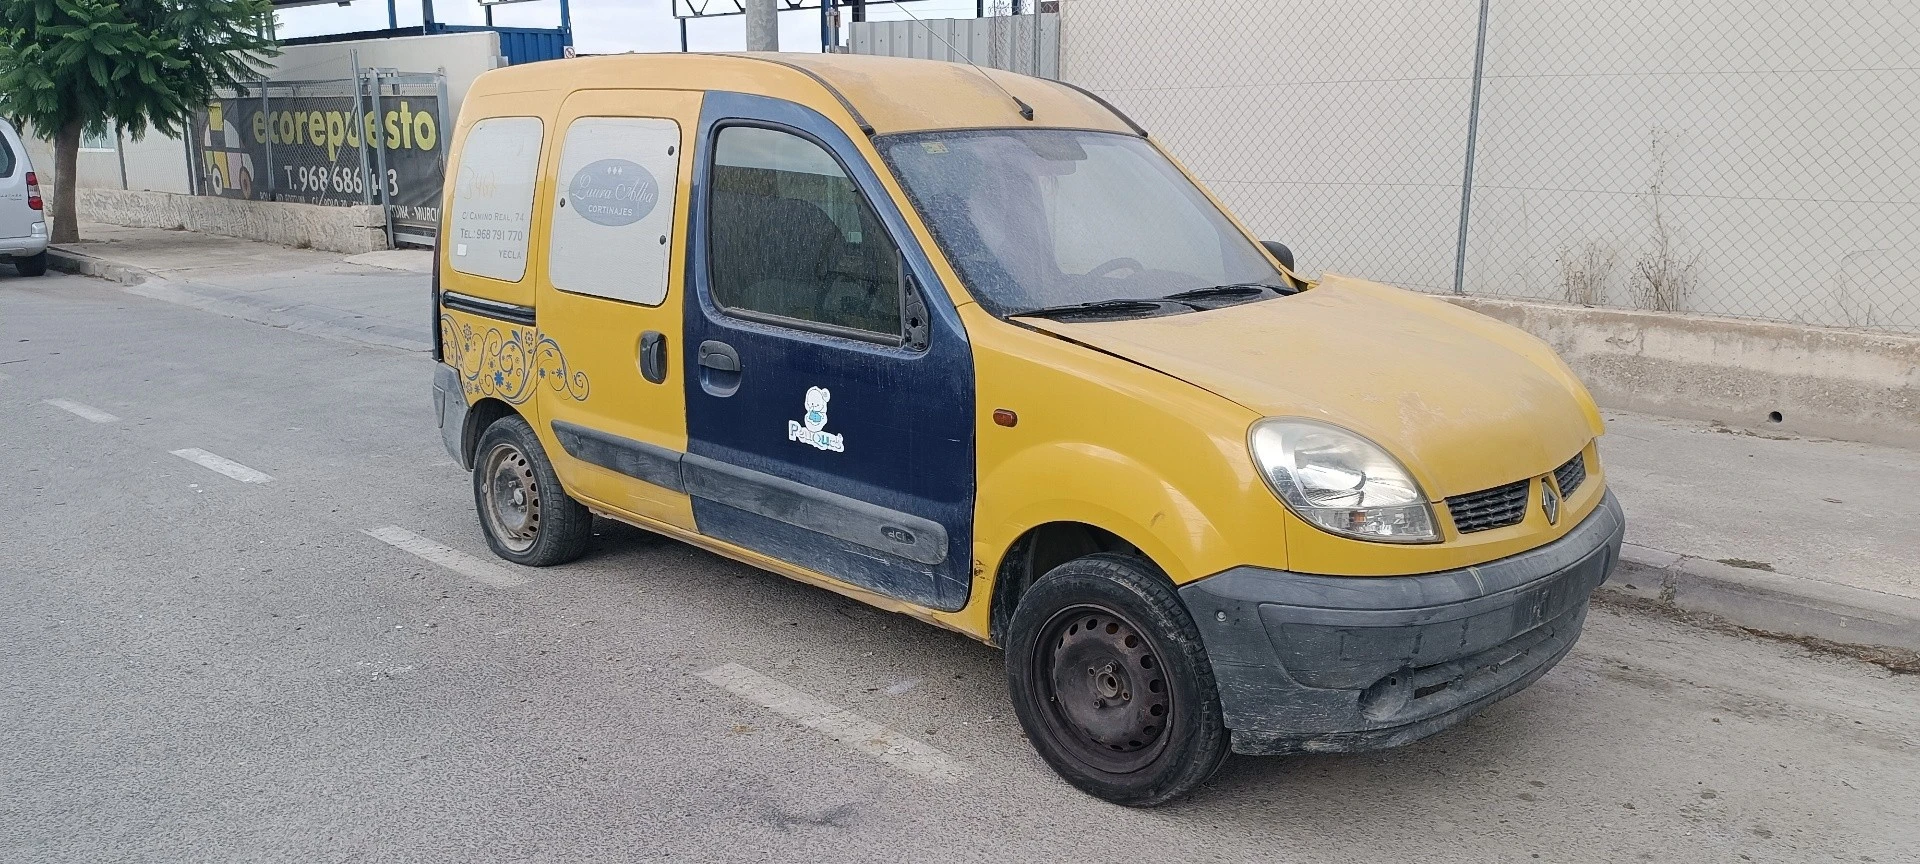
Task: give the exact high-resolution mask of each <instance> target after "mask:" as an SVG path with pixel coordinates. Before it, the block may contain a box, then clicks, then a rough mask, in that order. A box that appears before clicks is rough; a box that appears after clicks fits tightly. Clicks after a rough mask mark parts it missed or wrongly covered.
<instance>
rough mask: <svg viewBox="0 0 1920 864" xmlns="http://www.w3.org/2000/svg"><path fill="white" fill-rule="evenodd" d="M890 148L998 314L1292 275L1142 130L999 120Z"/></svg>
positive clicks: (979, 296) (910, 189) (964, 273)
mask: <svg viewBox="0 0 1920 864" xmlns="http://www.w3.org/2000/svg"><path fill="white" fill-rule="evenodd" d="M880 145H881V154H882V155H883V156H884V157H885V158H886V159H887V162H888V163H889V164H890V165H892V166H893V170H894V173H895V175H897V176H898V177H899V178H900V181H901V183H902V184H903V185H905V187H906V190H907V194H908V195H909V196H910V197H911V198H912V199H913V202H914V204H915V206H916V207H918V208H919V211H920V214H921V215H922V216H923V217H925V218H926V220H927V221H928V222H929V223H930V225H931V227H932V229H933V233H934V236H935V238H936V239H937V240H938V241H939V242H940V245H941V247H942V248H943V249H944V250H945V251H946V253H947V258H948V259H949V260H950V261H952V262H953V265H954V266H955V267H956V268H957V269H958V270H959V271H960V276H961V278H962V279H964V280H965V281H966V283H967V287H968V289H969V290H970V291H972V292H973V296H974V299H976V300H978V301H979V302H980V304H981V305H982V306H985V307H986V308H987V309H988V310H989V311H991V312H993V313H994V314H996V315H1002V316H1006V315H1018V314H1021V313H1023V312H1030V311H1034V310H1040V309H1052V308H1057V307H1061V306H1071V305H1076V304H1083V303H1098V302H1100V301H1106V300H1149V299H1159V298H1164V297H1167V296H1168V295H1171V294H1177V293H1179V292H1183V291H1193V290H1195V289H1206V288H1212V287H1214V286H1220V285H1243V284H1263V285H1273V286H1285V285H1286V284H1287V283H1286V282H1284V281H1283V280H1282V277H1281V275H1280V273H1279V272H1278V271H1277V270H1275V269H1274V266H1273V264H1272V263H1270V262H1269V261H1268V260H1267V258H1266V256H1265V255H1263V254H1262V253H1261V251H1260V249H1259V248H1258V247H1256V246H1255V245H1254V244H1253V243H1252V242H1251V241H1249V240H1248V239H1247V238H1246V235H1244V234H1241V233H1240V232H1239V230H1237V229H1236V228H1234V226H1233V223H1231V222H1228V221H1227V218H1226V217H1225V216H1224V215H1222V214H1221V213H1220V210H1219V209H1218V208H1216V207H1214V206H1213V202H1211V201H1209V200H1207V197H1206V196H1205V195H1203V194H1201V192H1200V190H1199V189H1196V188H1194V185H1193V183H1192V182H1190V181H1188V180H1187V178H1186V176H1185V175H1183V174H1181V173H1180V171H1179V170H1177V169H1175V168H1174V167H1173V165H1172V163H1170V162H1168V161H1167V159H1166V157H1164V156H1161V155H1160V153H1159V151H1157V150H1155V149H1154V148H1153V147H1152V145H1150V144H1148V143H1147V142H1146V141H1144V140H1142V139H1139V138H1135V137H1132V136H1129V135H1118V134H1111V133H1105V132H1085V131H1077V130H1067V129H1033V130H1024V129H1023V130H1006V129H989V130H979V131H964V132H936V133H925V134H913V135H896V136H888V137H886V138H883V139H881V141H880ZM1288 290H1291V289H1288ZM1180 308H1181V309H1182V310H1185V308H1186V307H1180Z"/></svg>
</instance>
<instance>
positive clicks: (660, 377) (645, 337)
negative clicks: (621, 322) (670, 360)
mask: <svg viewBox="0 0 1920 864" xmlns="http://www.w3.org/2000/svg"><path fill="white" fill-rule="evenodd" d="M640 377H642V378H645V379H647V380H648V381H651V382H653V383H655V384H659V383H660V382H662V381H665V380H667V337H666V334H664V333H661V332H660V331H658V330H648V331H647V332H645V333H642V334H640Z"/></svg>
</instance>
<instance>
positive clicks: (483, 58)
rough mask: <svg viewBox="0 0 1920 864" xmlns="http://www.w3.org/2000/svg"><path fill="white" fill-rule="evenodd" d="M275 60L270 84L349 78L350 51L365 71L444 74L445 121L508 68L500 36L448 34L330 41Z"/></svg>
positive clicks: (294, 48)
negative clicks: (493, 73)
mask: <svg viewBox="0 0 1920 864" xmlns="http://www.w3.org/2000/svg"><path fill="white" fill-rule="evenodd" d="M280 50H281V54H280V56H279V57H276V58H274V63H273V71H272V72H269V73H268V74H267V77H268V78H269V79H271V80H274V81H312V80H318V79H326V78H345V79H350V78H352V77H353V63H352V61H351V60H350V59H349V58H350V52H353V51H359V52H360V65H361V66H362V67H364V68H379V69H392V70H396V71H399V72H409V73H430V72H434V71H436V70H442V69H444V70H446V73H447V101H448V102H449V103H451V104H449V105H448V107H447V116H448V119H449V120H451V119H452V118H454V117H458V116H459V112H460V103H461V100H463V99H465V98H466V95H467V91H468V90H469V89H472V87H473V79H475V78H478V77H480V75H481V73H483V72H487V71H489V70H492V69H497V68H499V67H501V66H504V65H506V58H504V57H502V56H500V34H498V33H493V32H482V33H446V34H442V35H438V36H403V37H400V38H397V39H368V40H365V41H361V42H329V43H325V44H320V45H289V46H286V47H284V48H282V49H280Z"/></svg>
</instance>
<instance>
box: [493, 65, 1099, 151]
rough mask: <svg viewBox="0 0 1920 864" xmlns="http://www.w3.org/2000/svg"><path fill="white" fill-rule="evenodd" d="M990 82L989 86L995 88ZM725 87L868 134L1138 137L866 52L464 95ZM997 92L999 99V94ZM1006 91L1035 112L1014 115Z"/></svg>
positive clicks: (609, 69)
mask: <svg viewBox="0 0 1920 864" xmlns="http://www.w3.org/2000/svg"><path fill="white" fill-rule="evenodd" d="M996 85H997V86H996ZM628 87H636V88H646V89H669V90H730V91H735V92H740V93H752V94H756V95H762V96H772V97H775V98H781V99H787V100H790V101H794V102H798V103H800V104H803V105H806V106H808V107H810V108H813V109H814V110H817V111H820V112H821V113H823V114H826V115H827V116H829V117H832V116H836V115H839V116H842V117H845V116H847V115H848V113H849V109H851V112H852V113H853V115H855V117H856V122H863V123H864V124H866V126H867V127H868V128H870V129H871V130H872V134H875V135H886V134H891V133H895V132H916V131H922V130H928V129H977V128H995V127H1009V126H1013V127H1019V126H1053V127H1069V128H1076V129H1096V130H1102V131H1111V132H1123V133H1134V132H1137V130H1136V129H1134V128H1133V127H1132V126H1131V125H1130V124H1129V123H1128V122H1127V120H1126V119H1125V118H1123V117H1121V116H1119V115H1118V114H1117V113H1116V112H1115V111H1114V110H1113V109H1112V108H1111V107H1109V106H1107V105H1106V104H1105V103H1103V102H1100V101H1099V100H1097V99H1095V98H1093V97H1091V96H1089V95H1088V94H1086V93H1084V92H1082V91H1079V90H1077V89H1075V88H1073V87H1070V86H1068V85H1065V84H1061V83H1060V82H1057V81H1048V80H1046V79H1042V78H1033V77H1030V76H1026V75H1019V74H1015V73H1012V72H1006V71H1003V70H999V69H984V68H975V67H972V66H968V65H967V64H964V63H947V62H943V61H938V60H918V59H912V58H906V57H877V56H872V55H865V54H787V53H751V54H746V53H743V54H619V55H613V56H603V57H578V58H574V59H570V60H556V61H550V62H546V63H528V64H525V65H520V66H510V67H507V68H504V69H496V70H494V71H492V72H488V73H486V74H485V75H482V76H480V78H479V79H478V80H476V81H475V82H474V85H473V89H472V90H470V91H469V93H468V95H469V97H473V96H485V95H487V94H489V93H506V92H526V91H534V90H598V89H615V88H628ZM1003 91H1004V92H1003ZM1009 94H1011V96H1013V97H1018V98H1019V99H1020V101H1022V102H1025V103H1026V104H1028V105H1030V106H1032V107H1033V119H1032V120H1027V119H1026V118H1024V117H1022V116H1021V115H1020V108H1019V106H1018V104H1016V103H1015V102H1014V100H1013V99H1012V98H1009Z"/></svg>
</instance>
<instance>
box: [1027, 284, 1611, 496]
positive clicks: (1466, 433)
mask: <svg viewBox="0 0 1920 864" xmlns="http://www.w3.org/2000/svg"><path fill="white" fill-rule="evenodd" d="M1021 320H1022V321H1024V322H1026V323H1028V324H1031V325H1033V326H1035V327H1038V328H1040V329H1042V330H1045V331H1047V332H1049V333H1052V334H1054V335H1056V336H1060V337H1062V338H1064V339H1068V340H1071V341H1074V342H1079V343H1082V344H1084V345H1087V346H1090V347H1093V348H1096V349H1099V350H1101V351H1105V352H1108V353H1110V354H1115V355H1118V356H1121V357H1125V358H1127V359H1129V360H1132V361H1134V362H1136V363H1139V364H1142V365H1144V366H1148V367H1150V368H1153V369H1157V370H1159V371H1161V372H1164V373H1166V374H1168V375H1171V376H1173V377H1175V378H1178V379H1180V380H1182V381H1186V382H1188V383H1190V384H1193V385H1195V386H1198V387H1203V388H1205V389H1207V390H1210V391H1212V392H1214V393H1217V394H1219V395H1220V396H1222V397H1225V398H1227V399H1231V400H1233V401H1234V402H1237V403H1239V404H1240V405H1243V406H1245V407H1246V408H1248V409H1250V410H1253V411H1257V412H1259V413H1261V414H1262V415H1265V416H1269V417H1310V418H1314V419H1317V420H1324V421H1326V422H1329V423H1334V424H1337V425H1340V426H1344V427H1346V428H1348V429H1351V430H1353V431H1355V432H1358V433H1360V434H1362V435H1365V436H1367V437H1368V438H1370V439H1372V440H1373V441H1375V442H1377V443H1379V444H1380V445H1381V446H1382V447H1385V448H1387V449H1388V450H1389V451H1391V452H1392V453H1393V454H1394V455H1395V456H1397V457H1399V458H1400V459H1401V461H1403V462H1405V463H1406V464H1407V467H1408V469H1409V470H1411V471H1412V472H1413V473H1414V476H1415V477H1416V478H1418V479H1419V480H1420V483H1421V485H1422V487H1423V488H1424V489H1425V490H1426V492H1427V495H1428V496H1430V497H1432V498H1435V499H1439V498H1444V497H1447V496H1450V495H1458V494H1461V493H1464V492H1476V491H1479V490H1482V489H1487V488H1490V487H1493V486H1498V485H1500V484H1502V483H1510V482H1512V481H1515V480H1519V479H1522V478H1525V477H1531V476H1535V475H1539V474H1545V473H1546V472H1548V471H1551V470H1553V469H1554V468H1556V467H1559V466H1560V465H1561V464H1562V463H1564V462H1566V461H1567V459H1568V458H1570V457H1571V456H1573V454H1575V453H1577V452H1579V451H1580V449H1581V448H1582V447H1584V446H1585V445H1586V443H1587V442H1588V441H1589V440H1591V439H1593V438H1594V437H1595V436H1597V435H1599V434H1600V432H1601V421H1600V415H1599V412H1598V411H1597V410H1596V409H1595V408H1594V405H1593V400H1592V398H1591V397H1590V396H1588V395H1587V392H1586V388H1585V387H1583V386H1582V385H1581V384H1580V381H1579V379H1578V378H1576V377H1574V375H1573V373H1572V371H1571V370H1569V369H1568V368H1567V366H1566V364H1564V363H1562V362H1561V361H1560V359H1559V358H1558V357H1557V356H1555V355H1554V353H1553V350H1552V349H1550V348H1548V347H1547V346H1546V344H1545V343H1543V342H1541V341H1539V340H1538V339H1535V338H1533V337H1532V336H1529V335H1527V334H1526V333H1524V332H1522V331H1520V330H1518V329H1515V328H1513V327H1509V326H1507V325H1506V324H1502V323H1500V322H1498V321H1495V320H1493V319H1491V318H1487V317H1485V316H1483V315H1480V314H1478V313H1475V312H1470V311H1467V310H1465V309H1461V308H1459V307H1457V306H1454V305H1452V304H1450V303H1446V302H1442V301H1440V300H1435V299H1433V298H1430V297H1425V296H1422V295H1419V294H1414V293H1412V292H1408V291H1402V290H1399V289H1396V288H1390V287H1388V286H1385V285H1380V284H1377V283H1373V282H1367V281H1363V280H1360V279H1354V278H1351V277H1346V276H1338V275H1333V274H1328V275H1327V276H1326V277H1325V278H1324V279H1322V280H1321V282H1320V284H1319V286H1318V287H1315V288H1313V289H1312V290H1309V291H1306V292H1304V293H1301V294H1298V295H1295V296H1292V297H1285V298H1279V299H1274V300H1265V301H1260V302H1256V303H1244V304H1241V305H1238V306H1229V307H1226V308H1224V309H1215V310H1211V311H1206V312H1194V313H1191V314H1185V315H1171V316H1167V317H1163V318H1143V319H1136V320H1131V321H1110V322H1094V323H1064V322H1058V321H1049V320H1045V319H1035V318H1023V319H1021Z"/></svg>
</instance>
